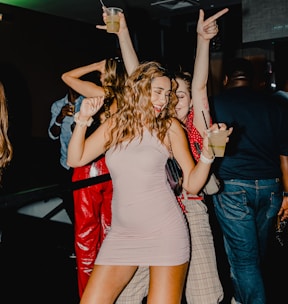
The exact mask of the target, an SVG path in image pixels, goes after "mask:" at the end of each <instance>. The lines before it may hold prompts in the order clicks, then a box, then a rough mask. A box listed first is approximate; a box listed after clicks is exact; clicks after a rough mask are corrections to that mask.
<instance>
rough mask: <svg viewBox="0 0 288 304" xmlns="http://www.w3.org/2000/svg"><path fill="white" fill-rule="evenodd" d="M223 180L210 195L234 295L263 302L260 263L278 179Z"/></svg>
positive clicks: (276, 204) (277, 199) (276, 203)
mask: <svg viewBox="0 0 288 304" xmlns="http://www.w3.org/2000/svg"><path fill="white" fill-rule="evenodd" d="M223 184H224V185H223V186H224V187H223V191H222V192H219V193H218V194H216V195H213V204H214V207H215V213H216V217H217V219H218V221H219V224H220V226H221V228H222V232H223V237H224V246H225V251H226V254H227V257H228V261H229V264H230V275H231V279H232V282H233V286H234V293H235V295H234V298H235V300H236V302H237V303H241V304H252V303H253V304H265V303H266V299H265V298H266V297H265V290H264V283H263V278H262V273H261V264H262V262H263V260H264V258H265V254H266V251H267V243H268V239H269V237H270V233H271V231H272V227H273V225H274V221H275V217H276V216H277V213H278V211H279V209H280V206H281V204H282V192H281V191H282V186H281V183H280V180H279V179H278V178H275V179H266V180H239V179H233V180H224V181H223Z"/></svg>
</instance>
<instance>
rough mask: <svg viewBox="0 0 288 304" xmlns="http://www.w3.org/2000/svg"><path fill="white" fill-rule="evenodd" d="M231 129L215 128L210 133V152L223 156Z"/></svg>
mask: <svg viewBox="0 0 288 304" xmlns="http://www.w3.org/2000/svg"><path fill="white" fill-rule="evenodd" d="M228 133H229V130H220V129H219V130H215V131H210V132H209V133H208V148H209V153H211V154H214V156H215V157H223V156H224V153H225V148H226V142H227V136H228Z"/></svg>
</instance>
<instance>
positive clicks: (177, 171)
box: [165, 133, 183, 196]
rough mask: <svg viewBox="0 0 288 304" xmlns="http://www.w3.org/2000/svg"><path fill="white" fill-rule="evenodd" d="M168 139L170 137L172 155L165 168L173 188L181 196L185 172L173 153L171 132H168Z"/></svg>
mask: <svg viewBox="0 0 288 304" xmlns="http://www.w3.org/2000/svg"><path fill="white" fill-rule="evenodd" d="M168 139H169V148H170V151H169V152H170V156H169V158H168V159H167V162H166V165H165V170H166V175H167V180H168V182H169V184H170V186H171V188H172V190H173V191H174V193H175V195H176V196H179V195H180V194H181V192H182V183H183V172H182V169H181V167H180V165H179V164H178V162H177V160H176V158H175V157H174V155H173V151H172V146H171V141H170V136H169V133H168Z"/></svg>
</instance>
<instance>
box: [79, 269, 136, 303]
mask: <svg viewBox="0 0 288 304" xmlns="http://www.w3.org/2000/svg"><path fill="white" fill-rule="evenodd" d="M136 270H137V266H109V265H94V268H93V271H92V273H91V276H90V278H89V281H88V283H87V285H86V288H85V290H84V293H83V296H82V298H81V301H80V303H81V304H95V303H101V304H113V303H114V301H115V299H116V298H117V296H118V295H119V294H120V292H121V291H122V289H123V288H124V287H125V286H126V284H127V283H128V282H129V280H130V279H131V277H132V276H133V274H134V273H135V271H136Z"/></svg>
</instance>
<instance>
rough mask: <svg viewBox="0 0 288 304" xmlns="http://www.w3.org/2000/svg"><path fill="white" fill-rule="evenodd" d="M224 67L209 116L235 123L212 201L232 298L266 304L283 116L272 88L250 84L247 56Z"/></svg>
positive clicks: (282, 199)
mask: <svg viewBox="0 0 288 304" xmlns="http://www.w3.org/2000/svg"><path fill="white" fill-rule="evenodd" d="M224 71H225V75H224V86H225V89H224V91H223V92H222V93H221V94H219V95H218V96H215V97H214V98H212V102H211V107H213V109H214V116H213V117H212V118H213V121H215V122H217V121H221V122H224V123H226V124H227V126H228V127H233V133H232V134H231V136H230V143H229V145H227V147H226V151H225V155H224V157H223V158H221V159H216V161H215V169H216V172H217V175H218V178H220V179H221V180H222V184H223V189H222V190H221V191H220V192H219V193H217V194H215V195H213V203H214V207H215V213H216V216H217V219H218V222H219V224H220V226H221V229H222V232H223V235H224V245H225V250H226V253H227V257H228V261H229V264H230V275H231V278H232V282H233V285H234V299H233V301H234V302H233V303H237V304H252V303H253V304H264V303H266V294H265V288H264V280H263V273H262V271H263V267H262V266H263V263H264V261H265V257H266V252H267V244H268V240H269V237H270V234H271V232H272V228H273V227H274V226H273V225H274V223H275V221H276V217H277V213H278V212H279V215H280V216H281V219H284V218H288V165H287V164H288V141H287V129H286V128H285V124H286V125H287V122H286V123H285V121H287V117H284V115H283V112H282V111H281V110H280V107H279V105H278V104H277V103H275V102H273V101H272V100H271V95H270V94H267V93H263V92H257V91H256V90H254V89H253V88H252V81H253V74H254V72H253V66H252V63H251V62H250V61H249V60H247V59H245V58H234V59H232V60H230V61H228V62H226V65H225V68H224ZM281 181H282V182H283V183H281ZM283 188H284V192H282V190H283Z"/></svg>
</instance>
